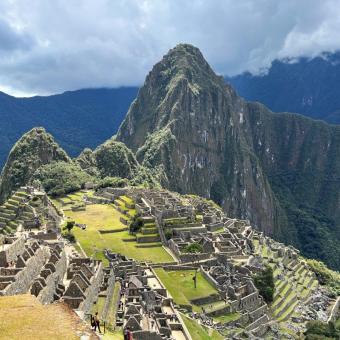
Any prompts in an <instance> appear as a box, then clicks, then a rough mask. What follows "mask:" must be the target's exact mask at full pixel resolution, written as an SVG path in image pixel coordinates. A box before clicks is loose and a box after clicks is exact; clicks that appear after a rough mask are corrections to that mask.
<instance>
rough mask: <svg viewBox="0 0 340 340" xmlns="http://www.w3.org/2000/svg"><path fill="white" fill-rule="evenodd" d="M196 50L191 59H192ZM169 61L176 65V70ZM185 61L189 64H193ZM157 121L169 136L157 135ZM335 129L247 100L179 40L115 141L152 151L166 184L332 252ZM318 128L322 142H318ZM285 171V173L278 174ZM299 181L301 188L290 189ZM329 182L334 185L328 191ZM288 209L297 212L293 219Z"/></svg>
mask: <svg viewBox="0 0 340 340" xmlns="http://www.w3.org/2000/svg"><path fill="white" fill-rule="evenodd" d="M174 56H175V57H176V58H175V60H174V59H173V57H174ZM193 56H194V58H195V61H194V62H191V63H188V62H187V61H188V60H191V59H192V57H193ZM172 63H175V64H176V65H182V66H181V67H182V68H180V69H176V68H175V69H172V68H171V65H172ZM188 64H193V65H194V66H193V68H192V69H191V70H188V69H187V67H186V66H187V65H188ZM197 64H199V65H200V67H199V72H198V73H197V68H196V66H197ZM178 67H179V66H178ZM176 72H177V73H176ZM207 72H208V73H207ZM169 75H170V78H171V77H173V78H171V79H169ZM183 75H185V76H183ZM207 75H208V76H207ZM207 113H208V114H207ZM141 117H142V119H141ZM160 129H164V136H166V138H163V139H162V140H161V141H159V140H158V142H157V143H156V142H153V139H157V138H158V139H159V130H160ZM165 130H166V131H165ZM143 136H144V137H143ZM339 136H340V129H339V128H338V127H337V126H332V125H329V124H326V123H319V122H317V121H313V120H311V119H308V118H305V117H303V116H301V115H295V114H290V113H280V114H276V113H273V112H271V111H270V110H269V109H267V108H266V107H265V106H264V105H261V104H259V103H247V102H245V101H244V100H243V99H242V98H240V97H238V95H237V94H236V92H235V91H234V90H233V89H232V88H231V87H230V86H229V85H225V84H224V83H223V81H222V79H221V77H219V76H217V75H215V74H214V73H213V71H212V70H211V68H210V67H209V69H206V62H204V61H202V55H201V53H200V52H199V50H198V49H196V48H194V47H193V46H191V45H179V46H177V47H176V48H175V49H173V50H170V52H169V53H168V54H167V55H166V56H165V57H164V58H163V59H162V61H161V62H159V63H158V64H156V65H155V66H154V68H153V70H152V71H151V72H150V73H149V75H148V76H147V78H146V81H145V84H144V85H143V87H142V88H141V90H140V92H139V95H138V97H137V99H136V100H135V101H134V103H133V104H132V106H131V107H130V110H129V112H128V114H127V117H126V118H125V120H124V122H123V123H122V125H121V127H120V130H119V131H118V133H117V139H118V140H120V141H123V142H124V143H126V144H127V145H128V146H129V147H131V149H132V150H134V151H137V155H139V159H140V161H141V162H142V164H146V162H145V160H144V159H143V158H144V157H145V156H143V155H146V154H148V159H147V162H148V166H151V167H156V168H157V167H160V168H161V170H162V171H163V172H164V173H165V176H164V177H163V178H167V180H165V181H163V183H162V184H163V185H164V186H165V187H167V188H169V189H171V190H175V191H178V192H180V193H195V194H198V195H202V196H204V197H207V198H211V199H213V200H215V201H216V202H217V203H219V204H221V205H222V207H223V208H224V210H225V211H226V212H227V213H228V214H230V215H231V216H235V217H239V218H247V219H250V220H251V222H252V223H253V224H254V225H255V226H257V227H258V228H261V229H262V230H264V231H265V232H266V233H267V234H269V235H272V236H275V237H277V238H279V239H281V240H283V241H288V242H289V243H292V244H294V245H298V246H299V248H300V249H302V250H303V251H304V253H305V254H306V255H307V256H308V255H311V254H314V253H315V252H319V253H320V254H321V255H319V256H321V258H322V259H326V258H327V257H328V256H327V254H326V253H327V251H328V252H330V251H331V252H332V256H333V258H334V259H336V258H337V257H338V255H337V254H336V251H335V250H336V249H339V242H338V240H339V236H336V235H337V231H336V229H337V228H336V227H335V226H336V225H337V224H338V223H339V209H338V205H337V204H338V200H339V193H338V192H336V190H334V189H333V190H332V188H334V187H335V188H336V187H337V185H338V181H339V180H338V177H339V173H340V166H339V164H338V163H339V159H340V155H339V153H338V152H337V149H336V146H337V145H340V141H339ZM314 137H315V138H317V140H318V141H319V142H320V143H321V142H322V150H320V148H318V147H317V145H316V144H315V143H314V142H313V138H314ZM261 138H262V139H263V141H261ZM145 144H148V145H149V146H150V147H149V148H146V147H145ZM327 145H329V146H328V147H327ZM334 145H335V147H334ZM151 146H152V152H151V151H150V148H151ZM278 146H280V148H279V147H278ZM329 147H330V149H328V148H329ZM148 149H149V150H148ZM141 150H142V152H141ZM292 150H293V151H292ZM300 151H302V152H300ZM315 151H316V152H315ZM319 151H320V153H321V154H320V155H318V152H319ZM150 154H152V155H150ZM309 156H311V159H309ZM308 162H309V163H310V165H311V166H309V165H308ZM285 165H288V166H285ZM314 166H315V167H316V169H318V172H317V176H313V171H314V168H313V167H314ZM327 166H330V169H332V171H333V174H332V173H330V171H329V170H328V168H327ZM281 167H282V169H281ZM286 176H288V177H289V178H290V179H291V182H287V181H284V179H285V177H286ZM301 176H302V178H301ZM304 176H306V178H308V180H310V181H311V183H312V185H316V186H317V194H320V199H319V200H317V199H316V195H317V194H314V195H308V193H309V191H310V190H309V189H308V187H309V184H308V183H305V181H306V179H305V178H304ZM298 181H300V182H301V181H302V182H303V184H301V183H300V184H299V182H298ZM282 183H283V188H281V187H280V185H282ZM295 185H299V186H300V189H301V192H302V194H300V193H299V192H294V190H293V188H294V186H295ZM326 189H329V190H330V193H331V197H330V198H328V199H327V200H325V196H324V195H325V193H326V192H327V190H326ZM290 196H292V197H290ZM298 197H303V198H304V199H305V202H304V203H305V205H306V207H303V208H301V206H300V203H301V202H300V201H299V200H298ZM287 200H288V202H289V205H287V202H286V201H287ZM319 203H320V204H321V203H322V209H321V210H322V212H323V214H321V215H322V216H323V215H327V214H328V216H329V220H328V221H327V222H325V221H324V220H322V221H320V220H319V217H318V216H316V217H315V213H313V212H310V211H309V210H310V209H311V210H312V211H314V210H315V209H316V208H317V205H318V204H319ZM294 214H295V215H297V218H296V220H302V221H301V223H300V224H298V226H297V225H296V224H295V223H297V222H296V221H295V220H294ZM309 219H310V220H309ZM305 224H307V225H308V228H310V230H309V233H310V234H312V235H314V239H313V242H312V243H311V244H312V247H313V249H311V247H310V246H309V245H307V244H305V242H304V237H305V236H304V235H303V232H302V230H300V229H301V228H302V225H305ZM324 224H326V225H324ZM305 227H306V226H305ZM306 228H307V227H306ZM334 228H335V229H334ZM334 236H335V240H336V241H334ZM318 238H320V239H321V241H320V242H319V243H320V244H321V243H323V242H325V244H326V243H327V242H326V241H325V240H328V241H330V242H331V244H332V245H333V246H334V248H333V249H334V251H333V249H330V250H326V249H325V244H323V245H322V246H320V244H319V246H317V239H318ZM332 242H333V243H332ZM334 253H335V254H334ZM326 260H327V259H326ZM335 261H336V262H337V260H335ZM336 262H335V263H336Z"/></svg>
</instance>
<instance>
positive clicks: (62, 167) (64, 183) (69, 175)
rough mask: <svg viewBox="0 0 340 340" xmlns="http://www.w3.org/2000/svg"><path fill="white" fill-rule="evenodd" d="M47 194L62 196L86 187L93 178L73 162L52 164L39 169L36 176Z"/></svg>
mask: <svg viewBox="0 0 340 340" xmlns="http://www.w3.org/2000/svg"><path fill="white" fill-rule="evenodd" d="M34 177H35V179H38V180H39V181H40V182H41V184H42V186H43V187H44V189H45V190H46V192H47V193H48V194H49V195H51V196H61V195H65V194H68V193H70V192H73V191H76V190H79V189H81V188H83V187H84V185H85V183H86V182H92V181H93V178H92V177H91V176H90V175H88V174H87V173H86V172H84V171H83V170H82V169H81V168H80V167H79V165H77V164H75V163H73V162H63V161H60V162H52V163H50V164H47V165H44V166H42V167H41V168H39V169H38V170H37V171H36V173H35V174H34Z"/></svg>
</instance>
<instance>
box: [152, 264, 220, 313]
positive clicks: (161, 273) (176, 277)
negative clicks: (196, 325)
mask: <svg viewBox="0 0 340 340" xmlns="http://www.w3.org/2000/svg"><path fill="white" fill-rule="evenodd" d="M155 272H156V273H157V275H158V277H159V278H160V280H161V281H162V283H163V284H164V286H165V287H166V289H167V290H168V291H169V292H170V294H171V295H172V297H173V299H174V300H175V302H176V303H178V304H181V305H189V304H191V302H190V300H192V299H197V298H201V297H205V296H208V295H211V294H215V293H217V290H216V289H215V288H214V287H213V286H212V285H211V284H210V283H209V282H208V281H207V280H206V279H205V278H204V277H203V275H202V274H201V273H200V272H198V273H197V288H194V281H193V277H194V273H195V272H194V271H193V270H178V271H177V270H176V271H170V272H168V271H165V270H164V269H162V268H157V269H155ZM193 307H194V310H200V308H199V307H198V306H195V305H193Z"/></svg>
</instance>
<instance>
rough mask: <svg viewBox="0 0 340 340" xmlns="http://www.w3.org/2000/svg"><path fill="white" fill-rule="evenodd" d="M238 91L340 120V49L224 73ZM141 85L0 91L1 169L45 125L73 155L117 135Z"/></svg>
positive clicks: (284, 108) (278, 108) (274, 105)
mask: <svg viewBox="0 0 340 340" xmlns="http://www.w3.org/2000/svg"><path fill="white" fill-rule="evenodd" d="M226 81H227V82H229V83H230V84H231V85H232V86H233V87H234V88H235V90H236V92H237V93H238V94H239V95H240V96H242V97H244V98H245V99H246V100H249V101H259V102H261V103H263V104H265V105H267V106H268V107H269V108H270V109H271V110H273V111H275V112H297V113H300V114H303V115H306V116H308V117H311V118H314V119H321V120H325V121H326V122H328V123H331V124H340V88H339V86H338V84H339V83H340V52H337V53H324V54H323V55H322V56H319V57H315V58H312V59H307V58H301V59H299V60H297V61H294V62H289V61H288V60H286V61H279V60H275V61H274V62H273V63H272V66H271V68H270V69H269V70H268V72H267V73H266V74H265V75H260V76H256V75H252V74H250V73H244V74H241V75H238V76H234V77H226ZM137 93H138V87H122V88H113V89H83V90H78V91H68V92H65V93H62V94H57V95H52V96H45V97H41V96H37V97H32V98H15V97H12V96H9V95H6V94H5V93H0V145H1V148H0V167H2V166H3V164H4V162H5V160H6V157H7V155H8V152H9V151H10V149H11V147H12V146H13V144H14V143H15V141H16V140H18V138H20V136H21V135H22V134H23V133H25V132H27V131H28V130H30V129H31V128H33V127H35V126H44V127H45V128H46V129H47V130H48V131H49V132H51V133H52V134H53V136H54V137H55V138H56V140H57V142H58V143H59V144H60V145H61V146H62V147H63V148H64V149H65V150H66V151H67V152H68V153H69V154H70V155H71V156H77V155H78V154H79V153H80V152H81V150H83V149H84V148H85V147H89V148H95V147H96V146H98V145H99V144H100V143H102V142H103V141H105V140H106V139H108V138H110V136H112V135H114V134H115V133H116V132H117V130H118V127H119V125H120V124H121V122H122V121H123V119H124V117H125V114H126V112H127V110H128V108H129V106H130V104H131V103H132V101H133V100H134V99H135V97H136V96H137Z"/></svg>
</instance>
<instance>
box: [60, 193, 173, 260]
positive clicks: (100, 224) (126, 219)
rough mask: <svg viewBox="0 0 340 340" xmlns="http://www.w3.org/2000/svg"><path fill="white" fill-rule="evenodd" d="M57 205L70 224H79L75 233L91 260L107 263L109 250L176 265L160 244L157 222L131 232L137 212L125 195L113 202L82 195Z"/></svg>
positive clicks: (148, 222) (64, 198)
mask: <svg viewBox="0 0 340 340" xmlns="http://www.w3.org/2000/svg"><path fill="white" fill-rule="evenodd" d="M84 200H85V201H84ZM55 202H56V204H57V205H58V206H59V208H60V210H61V211H62V212H63V213H64V215H65V218H66V221H74V222H75V223H76V226H75V227H74V228H73V230H72V232H73V234H74V236H75V238H76V241H77V243H78V245H79V246H80V248H81V249H82V250H83V251H84V252H85V254H86V255H88V256H92V255H94V256H95V258H97V259H100V260H102V261H104V263H107V259H106V258H105V255H104V253H103V250H104V249H108V250H111V251H113V252H115V253H120V254H123V255H126V256H129V257H132V258H134V259H136V260H139V261H146V262H149V263H162V262H173V261H174V260H173V258H172V256H171V255H170V254H169V253H168V252H167V251H166V250H165V249H164V247H163V245H162V243H161V242H160V238H159V234H158V229H157V228H156V224H155V220H154V218H151V219H144V220H143V226H142V228H141V229H140V232H138V233H136V234H131V233H130V232H129V228H128V227H129V225H130V223H131V221H132V219H133V218H134V216H135V215H136V209H135V207H134V202H133V200H132V199H131V198H130V197H128V196H125V195H121V196H119V197H117V198H116V199H114V200H113V199H112V200H111V201H110V200H109V198H103V197H98V196H96V195H95V194H94V193H93V191H80V192H76V193H73V194H71V195H67V196H65V197H62V198H58V199H57V200H55ZM85 202H86V204H85ZM77 224H80V225H86V228H85V229H82V228H81V227H77Z"/></svg>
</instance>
